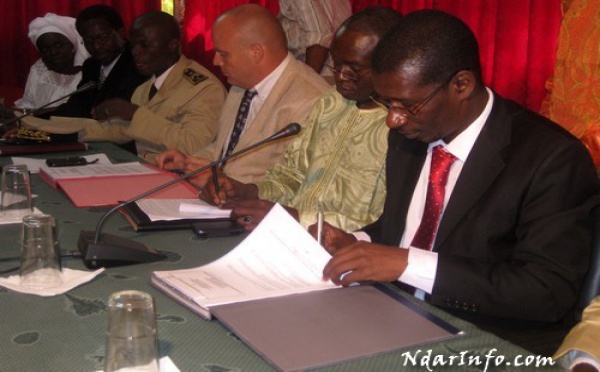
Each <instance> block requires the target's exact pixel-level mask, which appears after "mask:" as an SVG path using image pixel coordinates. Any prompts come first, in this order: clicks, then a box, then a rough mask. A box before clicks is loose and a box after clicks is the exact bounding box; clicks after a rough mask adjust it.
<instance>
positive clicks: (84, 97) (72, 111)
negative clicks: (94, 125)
mask: <svg viewBox="0 0 600 372" xmlns="http://www.w3.org/2000/svg"><path fill="white" fill-rule="evenodd" d="M75 26H76V27H77V32H79V34H80V35H81V37H82V39H83V43H84V45H85V47H86V49H87V50H88V52H89V53H90V55H91V57H90V58H88V59H87V60H86V61H85V62H84V63H83V66H82V71H81V72H82V76H81V82H80V83H79V85H78V87H81V86H83V85H84V84H87V83H88V82H90V81H95V82H96V83H97V84H98V86H97V88H95V89H91V90H89V91H87V92H83V93H80V94H77V95H74V96H71V98H70V99H69V100H68V101H67V102H66V103H65V104H63V105H61V106H59V107H58V109H57V110H56V111H55V112H54V114H53V115H55V116H68V117H81V118H91V117H92V110H93V108H94V107H95V106H96V105H98V104H100V103H101V102H103V101H104V100H106V99H109V98H122V99H125V100H127V101H129V100H130V99H131V96H132V95H133V92H134V91H135V89H136V88H137V87H138V86H139V85H140V84H142V83H143V82H144V81H145V80H147V79H148V77H147V76H144V75H142V74H141V73H140V72H138V70H137V69H136V66H135V63H134V61H133V57H132V55H131V50H130V48H129V45H128V43H127V41H126V39H125V28H124V24H123V20H122V19H121V16H120V15H119V13H118V12H117V10H116V9H115V8H113V7H110V6H107V5H92V6H90V7H87V8H85V9H83V10H82V11H81V12H80V13H79V14H78V15H77V19H76V22H75Z"/></svg>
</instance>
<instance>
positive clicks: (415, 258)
mask: <svg viewBox="0 0 600 372" xmlns="http://www.w3.org/2000/svg"><path fill="white" fill-rule="evenodd" d="M400 249H406V248H400ZM437 263H438V254H437V253H436V252H430V251H426V250H424V249H419V248H409V249H408V266H407V267H406V270H404V272H403V273H402V275H400V277H399V278H398V280H399V281H401V282H402V283H406V284H408V285H412V286H413V287H415V288H418V289H422V290H423V291H425V292H427V293H429V294H431V291H432V290H433V283H434V282H435V275H436V272H437Z"/></svg>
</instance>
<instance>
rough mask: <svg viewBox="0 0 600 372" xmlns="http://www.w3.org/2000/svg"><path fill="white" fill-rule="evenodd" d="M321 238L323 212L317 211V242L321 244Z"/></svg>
mask: <svg viewBox="0 0 600 372" xmlns="http://www.w3.org/2000/svg"><path fill="white" fill-rule="evenodd" d="M322 240H323V212H322V211H318V212H317V243H319V244H321V241H322Z"/></svg>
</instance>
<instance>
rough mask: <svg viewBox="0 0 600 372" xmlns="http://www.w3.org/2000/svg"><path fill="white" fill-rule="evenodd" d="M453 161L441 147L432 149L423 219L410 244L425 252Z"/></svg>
mask: <svg viewBox="0 0 600 372" xmlns="http://www.w3.org/2000/svg"><path fill="white" fill-rule="evenodd" d="M455 160H456V158H455V157H454V155H452V154H450V153H449V152H446V151H445V150H444V149H443V148H442V146H436V147H434V148H433V153H432V155H431V170H430V171H429V183H428V185H427V196H426V199H425V209H424V210H423V219H422V220H421V224H420V225H419V229H418V230H417V233H416V234H415V237H414V238H413V241H412V244H411V245H412V246H413V247H417V248H422V249H427V250H431V248H432V245H433V237H434V236H435V233H436V231H437V228H438V225H439V223H440V215H441V213H442V207H443V206H444V194H445V193H446V182H448V174H449V173H450V167H451V166H452V163H454V161H455Z"/></svg>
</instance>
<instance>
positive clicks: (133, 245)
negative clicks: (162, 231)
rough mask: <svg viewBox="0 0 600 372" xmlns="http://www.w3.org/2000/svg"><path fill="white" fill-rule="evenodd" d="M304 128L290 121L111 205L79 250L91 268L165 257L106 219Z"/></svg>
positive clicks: (83, 236) (81, 236) (82, 239)
mask: <svg viewBox="0 0 600 372" xmlns="http://www.w3.org/2000/svg"><path fill="white" fill-rule="evenodd" d="M301 129H302V128H301V126H300V124H298V123H291V124H289V125H288V126H286V127H285V128H283V129H282V130H280V131H279V132H277V133H275V134H274V135H272V136H270V137H268V138H265V139H264V140H262V141H259V142H257V143H255V144H253V145H250V146H248V147H246V148H244V149H242V150H240V151H237V152H234V153H231V154H230V155H227V156H223V157H222V158H220V159H219V160H216V161H213V162H211V163H210V164H207V165H205V166H203V167H200V168H198V169H194V170H193V171H191V172H189V173H186V174H184V175H182V176H181V177H179V178H177V179H174V180H172V181H169V182H167V183H164V184H162V185H159V186H156V187H155V188H153V189H150V190H148V191H146V192H143V193H141V194H139V195H137V196H134V197H133V198H131V199H129V200H126V201H123V202H121V203H119V204H118V205H116V206H115V207H113V208H111V209H110V210H108V211H107V212H106V213H104V215H102V217H101V218H100V220H99V221H98V223H97V224H96V230H95V231H81V233H80V234H79V240H78V242H77V246H78V248H79V251H80V252H81V254H82V255H83V260H84V263H85V265H86V266H87V267H88V268H90V269H95V268H98V267H107V266H118V265H126V264H131V263H137V262H152V261H158V260H161V259H163V258H165V257H166V256H165V255H164V254H162V253H160V252H158V251H156V250H155V249H152V248H149V247H146V245H144V244H143V243H139V242H135V241H132V240H130V239H127V238H122V237H118V236H115V235H111V234H102V227H103V226H104V222H105V221H106V220H107V219H108V217H110V216H111V215H112V214H113V213H115V212H116V211H117V210H119V209H120V208H123V207H124V206H126V205H129V204H131V203H134V202H136V201H138V200H140V199H143V198H145V197H147V196H149V195H151V194H154V193H155V192H158V191H160V190H163V189H165V188H167V187H169V186H171V185H174V184H176V183H178V182H181V181H185V180H187V179H189V178H191V177H192V176H195V175H196V174H198V173H201V172H204V171H206V170H208V169H210V168H212V167H216V166H217V165H220V164H222V163H224V162H226V161H227V160H229V159H231V158H234V157H236V156H239V155H242V154H244V153H246V152H248V151H250V150H254V149H255V148H257V147H260V146H263V145H265V144H267V143H269V142H272V141H276V140H279V139H282V138H287V137H290V136H293V135H296V134H298V133H299V132H300V130H301Z"/></svg>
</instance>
